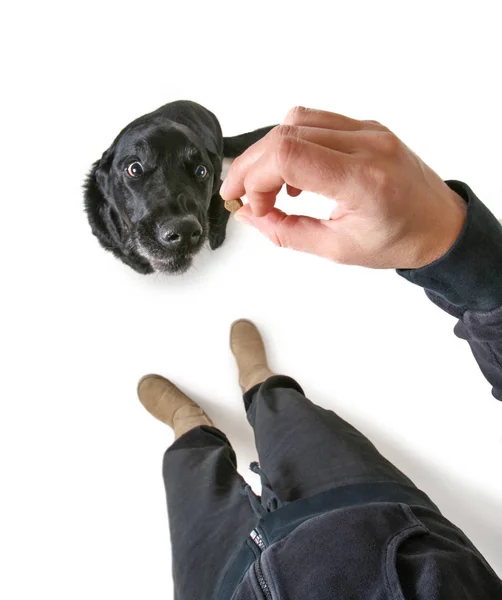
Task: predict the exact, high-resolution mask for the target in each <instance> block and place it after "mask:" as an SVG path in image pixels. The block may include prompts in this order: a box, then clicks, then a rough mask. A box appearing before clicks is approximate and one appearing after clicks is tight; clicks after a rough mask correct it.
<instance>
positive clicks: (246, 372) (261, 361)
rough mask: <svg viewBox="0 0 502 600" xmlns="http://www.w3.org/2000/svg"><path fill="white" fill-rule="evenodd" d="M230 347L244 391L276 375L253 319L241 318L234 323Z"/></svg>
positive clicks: (231, 330)
mask: <svg viewBox="0 0 502 600" xmlns="http://www.w3.org/2000/svg"><path fill="white" fill-rule="evenodd" d="M230 348H231V350H232V353H233V355H234V356H235V360H236V362H237V368H238V370H239V385H240V386H241V389H242V391H243V392H247V391H248V390H249V389H251V388H252V387H253V386H254V385H256V384H258V383H261V382H262V381H265V379H268V378H269V377H271V376H272V375H275V373H273V372H272V371H271V370H270V368H269V366H268V363H267V355H266V354H265V346H264V344H263V340H262V338H261V335H260V332H259V331H258V329H257V328H256V325H254V324H253V323H251V321H247V320H245V319H240V320H239V321H235V322H234V323H232V327H231V329H230Z"/></svg>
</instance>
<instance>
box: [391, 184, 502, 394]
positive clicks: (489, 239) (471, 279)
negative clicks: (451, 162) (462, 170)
mask: <svg viewBox="0 0 502 600" xmlns="http://www.w3.org/2000/svg"><path fill="white" fill-rule="evenodd" d="M448 185H449V186H450V187H451V188H452V189H453V190H454V191H455V192H457V193H458V194H459V195H460V196H461V197H462V198H464V200H465V201H466V202H467V217H466V222H465V225H464V228H463V230H462V232H461V234H460V235H459V237H458V239H457V241H456V242H455V244H454V245H453V246H452V247H451V248H450V250H449V251H448V252H447V253H446V254H445V255H444V256H443V257H442V258H440V259H439V260H437V261H435V262H434V263H432V264H430V265H428V266H426V267H423V268H421V269H415V270H398V273H399V275H401V276H402V277H404V278H405V279H407V280H408V281H411V282H412V283H415V284H416V285H419V286H421V287H423V288H424V289H425V291H426V294H427V296H428V297H429V298H430V299H431V300H432V302H434V303H435V304H437V305H438V306H439V307H440V308H442V309H443V310H445V311H446V312H448V313H449V314H451V315H453V316H455V317H457V318H458V319H459V323H458V324H457V326H456V328H455V333H456V334H457V335H458V336H459V337H461V338H463V339H465V340H467V341H468V342H469V344H470V346H471V349H472V352H473V354H474V357H475V358H476V360H477V362H478V364H479V366H480V368H481V371H482V372H483V374H484V375H485V377H486V379H487V380H488V381H489V382H490V384H491V385H492V386H493V395H494V396H495V398H497V399H498V400H502V226H501V225H500V223H499V222H498V221H497V219H496V218H495V217H494V215H493V214H492V213H491V212H490V211H489V210H488V208H486V206H484V205H483V204H482V203H481V201H480V200H479V199H478V198H477V197H476V196H475V195H474V193H473V192H472V190H471V189H470V188H469V187H468V186H467V185H465V184H463V183H461V182H458V181H450V182H448Z"/></svg>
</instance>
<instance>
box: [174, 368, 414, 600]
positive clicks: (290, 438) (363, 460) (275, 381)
mask: <svg viewBox="0 0 502 600" xmlns="http://www.w3.org/2000/svg"><path fill="white" fill-rule="evenodd" d="M244 405H245V407H246V410H247V418H248V421H249V423H250V424H251V426H252V427H253V429H254V435H255V442H256V448H257V450H258V456H259V460H260V466H261V470H262V472H263V473H264V474H266V478H265V479H264V480H262V482H263V481H265V485H264V486H263V492H262V496H261V508H258V509H257V507H256V506H254V507H253V502H250V497H249V496H250V494H249V491H250V490H249V486H246V483H245V481H244V480H243V478H242V477H241V475H239V473H238V472H237V470H236V464H237V463H236V457H235V453H234V451H233V449H232V447H231V445H230V443H229V441H228V439H227V438H226V437H225V435H224V434H223V433H222V432H221V431H219V430H218V429H215V428H212V427H198V428H196V429H193V430H191V431H189V432H188V433H186V434H185V435H184V436H182V437H181V438H179V439H178V440H176V441H175V442H174V444H173V445H172V446H171V447H170V448H169V449H168V450H167V451H166V453H165V456H164V465H163V471H164V481H165V486H166V495H167V506H168V515H169V526H170V533H171V543H172V549H173V552H172V557H173V579H174V589H175V598H177V599H179V600H181V599H182V600H192V599H196V598H201V597H202V596H201V590H207V591H209V590H214V589H215V587H216V586H217V585H218V582H219V581H220V580H221V578H222V576H223V574H224V572H225V571H226V569H227V568H228V565H229V563H230V561H231V560H232V558H233V557H234V555H235V553H236V551H237V549H238V548H239V547H240V546H241V545H242V543H243V541H244V540H246V539H247V538H248V537H249V535H250V532H251V531H252V530H253V528H254V526H255V525H256V523H257V522H258V520H259V518H260V511H272V510H274V509H276V508H278V507H279V506H281V505H282V504H285V503H290V502H295V501H296V500H300V499H302V498H307V497H311V496H314V495H316V494H319V493H321V492H325V491H327V490H331V489H333V488H336V487H338V486H346V485H350V484H356V483H369V484H371V483H381V482H391V483H392V482H396V483H404V484H407V485H410V486H413V484H412V482H411V481H410V480H409V479H408V478H407V477H406V476H405V475H403V473H401V472H400V471H399V470H398V469H397V468H396V467H394V465H392V464H391V463H390V462H389V461H388V460H386V459H385V458H384V457H383V456H382V455H381V454H380V453H379V452H378V450H377V449H376V448H375V446H373V444H372V443H371V442H370V441H369V440H368V439H367V438H366V437H365V436H364V435H363V434H362V433H360V432H359V431H357V430H356V429H355V428H354V427H352V426H351V425H349V424H348V423H347V422H346V421H344V420H343V419H341V418H340V417H338V416H337V415H336V414H335V413H334V412H332V411H330V410H325V409H323V408H321V407H319V406H316V405H315V404H313V403H312V402H311V401H310V400H308V399H307V398H306V397H305V395H304V393H303V390H302V389H301V387H300V386H299V385H298V384H297V383H296V382H295V381H294V380H293V379H291V378H289V377H284V376H278V375H277V376H274V377H271V378H270V379H268V380H267V381H265V382H263V383H262V384H260V385H258V386H256V387H254V388H253V389H252V390H249V392H247V393H246V394H245V396H244ZM267 480H268V481H267ZM246 490H248V494H246V493H245V491H246ZM254 498H255V501H256V502H258V500H256V497H254ZM251 499H253V497H251ZM206 595H207V596H208V597H209V595H210V594H209V593H208V594H206Z"/></svg>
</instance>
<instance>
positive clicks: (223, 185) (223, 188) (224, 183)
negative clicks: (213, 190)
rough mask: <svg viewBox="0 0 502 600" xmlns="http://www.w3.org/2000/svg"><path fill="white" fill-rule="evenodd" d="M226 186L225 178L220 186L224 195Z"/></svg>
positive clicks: (221, 193)
mask: <svg viewBox="0 0 502 600" xmlns="http://www.w3.org/2000/svg"><path fill="white" fill-rule="evenodd" d="M226 187H227V180H226V179H224V180H223V183H222V184H221V187H220V196H223V194H224V193H225V188H226Z"/></svg>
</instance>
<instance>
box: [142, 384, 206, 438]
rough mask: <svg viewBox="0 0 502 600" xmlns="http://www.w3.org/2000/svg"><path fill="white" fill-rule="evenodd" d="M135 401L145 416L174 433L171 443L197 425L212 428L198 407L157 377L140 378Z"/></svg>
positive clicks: (178, 390) (171, 385) (176, 389)
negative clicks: (145, 413)
mask: <svg viewBox="0 0 502 600" xmlns="http://www.w3.org/2000/svg"><path fill="white" fill-rule="evenodd" d="M138 397H139V399H140V402H141V404H143V406H144V407H145V408H146V410H147V411H148V412H149V413H151V414H152V415H153V416H154V417H155V418H157V419H159V421H162V422H163V423H166V425H169V427H172V428H173V429H174V438H175V439H178V438H179V437H181V436H182V435H183V434H184V433H186V432H187V431H190V429H194V428H195V427H199V426H200V425H208V426H210V427H214V423H213V422H212V421H211V419H210V418H209V417H208V416H207V415H206V413H205V412H204V411H203V410H202V408H201V407H200V406H199V405H198V404H196V403H195V402H194V401H193V400H192V399H191V398H189V397H188V396H187V395H186V394H184V393H183V392H182V391H181V390H180V389H179V388H177V387H176V386H175V385H174V383H171V382H170V381H169V380H168V379H165V378H164V377H161V376H160V375H145V376H144V377H142V378H141V379H140V381H139V383H138Z"/></svg>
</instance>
